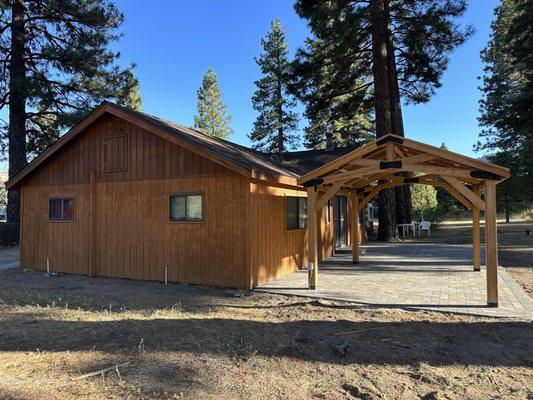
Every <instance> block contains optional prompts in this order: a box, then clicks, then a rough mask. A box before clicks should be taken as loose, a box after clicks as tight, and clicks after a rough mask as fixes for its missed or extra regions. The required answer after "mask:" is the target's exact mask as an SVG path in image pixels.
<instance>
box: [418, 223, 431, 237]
mask: <svg viewBox="0 0 533 400" xmlns="http://www.w3.org/2000/svg"><path fill="white" fill-rule="evenodd" d="M421 231H427V233H428V236H431V222H429V221H420V224H419V225H418V236H421V235H420V232H421Z"/></svg>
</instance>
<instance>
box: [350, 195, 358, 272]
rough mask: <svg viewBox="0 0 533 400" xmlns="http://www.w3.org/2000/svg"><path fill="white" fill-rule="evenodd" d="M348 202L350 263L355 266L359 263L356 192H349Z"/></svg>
mask: <svg viewBox="0 0 533 400" xmlns="http://www.w3.org/2000/svg"><path fill="white" fill-rule="evenodd" d="M349 198H350V202H349V206H350V207H349V218H350V224H351V225H350V227H351V235H350V236H351V239H352V263H354V264H357V263H358V262H359V241H360V237H359V236H360V235H359V213H358V212H357V192H356V191H355V190H352V191H351V192H350V197H349Z"/></svg>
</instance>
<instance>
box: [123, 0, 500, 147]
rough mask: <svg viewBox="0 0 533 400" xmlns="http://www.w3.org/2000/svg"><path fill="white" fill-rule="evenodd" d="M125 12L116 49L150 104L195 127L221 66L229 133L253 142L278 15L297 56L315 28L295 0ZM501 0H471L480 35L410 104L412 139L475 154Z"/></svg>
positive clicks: (161, 2) (471, 19)
mask: <svg viewBox="0 0 533 400" xmlns="http://www.w3.org/2000/svg"><path fill="white" fill-rule="evenodd" d="M115 3H116V4H117V6H118V8H119V9H120V10H121V11H123V12H124V14H125V23H124V25H123V27H122V31H123V33H124V36H123V38H122V39H121V40H120V41H119V42H118V43H116V44H115V45H114V46H115V48H117V49H119V50H120V52H121V63H123V64H129V63H131V62H135V63H136V64H137V68H136V75H137V77H138V79H139V81H140V84H141V96H142V98H143V110H144V111H146V112H148V113H150V114H154V115H157V116H160V117H162V118H165V119H168V120H171V121H175V122H178V123H181V124H184V125H188V126H191V125H193V118H194V114H195V112H196V91H197V89H198V87H199V85H200V82H201V79H202V76H203V74H204V73H205V71H206V70H207V69H208V68H213V69H214V70H215V72H216V73H217V75H218V78H219V84H220V88H221V91H222V98H223V100H224V101H225V102H226V104H227V106H228V111H229V112H230V114H231V116H232V122H231V126H232V128H233V130H234V134H233V135H232V136H231V137H230V138H229V139H230V140H232V141H235V142H237V143H240V144H244V145H250V142H249V140H248V138H247V134H248V133H249V132H250V130H251V128H252V125H253V121H254V119H255V117H256V112H255V111H254V110H253V108H252V104H251V100H250V99H251V96H252V94H253V92H254V83H253V82H254V80H256V79H257V78H258V77H259V70H258V67H257V65H256V64H255V62H254V57H255V56H257V55H258V54H259V53H260V52H261V45H260V40H261V38H262V37H264V36H265V35H266V33H267V32H268V29H269V24H270V21H271V20H272V19H274V18H277V17H279V18H280V19H281V21H282V24H283V26H284V28H285V32H286V36H287V41H288V44H289V48H290V50H291V54H292V53H294V51H295V50H296V49H297V48H298V47H299V46H301V45H302V43H303V41H304V39H305V38H306V36H307V34H308V30H307V27H306V24H305V22H304V21H302V20H300V19H299V18H298V16H297V15H296V13H295V12H294V9H293V7H292V4H293V1H289V0H268V1H263V0H224V1H222V0H218V1H215V0H195V1H175V0H152V1H151V2H150V4H151V6H150V7H147V6H146V3H145V2H143V1H139V0H136V1H132V0H116V1H115ZM497 3H498V1H497V0H470V1H469V5H470V7H469V10H468V12H467V14H466V15H465V16H464V18H463V23H465V24H467V23H468V24H473V25H474V27H475V29H476V33H475V35H474V36H473V37H472V38H471V39H470V40H469V41H468V42H467V43H466V44H465V45H463V46H462V47H460V48H459V49H457V50H456V51H455V52H454V53H453V54H452V55H451V59H450V64H449V67H448V70H447V71H446V73H445V75H444V79H443V81H442V87H441V88H440V89H439V90H438V92H437V94H436V96H434V97H433V98H432V100H431V102H429V103H428V104H424V105H413V106H408V107H404V120H405V128H406V129H405V134H406V136H407V137H409V138H412V139H416V140H421V141H424V142H427V143H430V144H434V145H440V144H441V143H442V142H445V143H446V145H447V146H448V148H449V149H450V150H452V151H456V152H460V153H463V154H467V155H474V153H473V150H472V146H473V145H474V143H475V142H476V141H477V137H478V133H479V131H480V128H479V127H478V125H477V120H476V118H477V116H478V100H479V97H480V93H479V90H478V85H479V81H478V79H477V77H478V76H479V75H480V74H481V73H482V69H483V65H482V63H481V61H480V59H479V51H480V50H481V49H482V48H483V47H484V46H485V44H486V43H487V40H488V37H489V32H490V22H491V20H492V18H493V9H494V7H495V6H496V5H497Z"/></svg>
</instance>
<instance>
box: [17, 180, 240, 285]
mask: <svg viewBox="0 0 533 400" xmlns="http://www.w3.org/2000/svg"><path fill="white" fill-rule="evenodd" d="M96 186H97V189H96V190H97V225H96V226H97V235H96V236H97V244H96V252H97V254H96V265H97V268H96V275H97V276H108V277H116V278H132V279H143V280H159V281H163V280H164V270H165V266H168V268H169V280H170V281H172V282H187V283H197V284H202V285H217V286H225V287H239V288H245V287H248V283H247V282H246V266H247V264H246V248H245V245H244V243H245V242H246V240H245V218H244V215H245V211H246V210H245V208H246V197H247V190H248V187H249V185H248V180H246V179H245V178H243V177H239V176H237V175H225V176H207V177H194V178H172V179H160V180H142V181H121V182H100V183H97V185H96ZM187 192H197V193H198V192H199V193H202V194H203V195H204V221H202V222H170V221H169V215H168V196H169V194H170V193H187ZM67 195H68V196H73V197H74V198H75V201H76V221H75V222H50V221H48V199H49V198H50V197H51V196H67ZM22 196H23V197H22V201H23V222H22V223H23V228H22V229H23V232H24V235H23V239H22V241H23V243H22V248H23V251H22V265H23V266H25V267H30V268H36V269H45V268H46V258H47V257H48V258H49V259H50V265H51V268H52V270H53V271H57V272H66V273H80V274H87V273H88V271H89V247H88V243H89V225H90V224H89V185H85V184H81V185H65V186H31V187H30V186H28V185H24V186H23V195H22Z"/></svg>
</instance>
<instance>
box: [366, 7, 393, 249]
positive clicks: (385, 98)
mask: <svg viewBox="0 0 533 400" xmlns="http://www.w3.org/2000/svg"><path fill="white" fill-rule="evenodd" d="M371 11H372V74H373V78H374V108H375V113H376V136H377V137H378V138H379V137H381V136H384V135H387V134H389V133H393V125H392V123H393V121H392V110H391V101H390V84H389V79H390V75H389V67H390V60H389V58H390V54H388V48H387V38H388V36H389V14H388V4H387V0H372V2H371ZM392 56H394V55H392ZM378 214H379V215H378V218H379V227H378V240H381V241H391V240H394V239H396V204H395V196H394V189H384V190H381V191H380V192H379V195H378Z"/></svg>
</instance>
